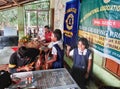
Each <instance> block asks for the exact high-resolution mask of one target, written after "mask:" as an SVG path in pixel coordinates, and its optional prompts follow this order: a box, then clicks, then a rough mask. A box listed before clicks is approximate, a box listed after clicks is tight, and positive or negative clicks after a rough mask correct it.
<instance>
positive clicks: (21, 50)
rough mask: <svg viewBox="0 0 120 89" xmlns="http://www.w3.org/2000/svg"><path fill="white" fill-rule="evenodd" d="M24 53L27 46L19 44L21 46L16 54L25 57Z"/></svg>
mask: <svg viewBox="0 0 120 89" xmlns="http://www.w3.org/2000/svg"><path fill="white" fill-rule="evenodd" d="M26 53H27V48H26V47H24V46H21V47H20V48H19V49H18V55H19V56H20V58H24V57H26Z"/></svg>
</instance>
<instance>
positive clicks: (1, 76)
mask: <svg viewBox="0 0 120 89" xmlns="http://www.w3.org/2000/svg"><path fill="white" fill-rule="evenodd" d="M11 83H12V80H11V78H10V73H9V72H8V71H5V70H0V89H4V88H6V87H8V86H9V85H10V84H11Z"/></svg>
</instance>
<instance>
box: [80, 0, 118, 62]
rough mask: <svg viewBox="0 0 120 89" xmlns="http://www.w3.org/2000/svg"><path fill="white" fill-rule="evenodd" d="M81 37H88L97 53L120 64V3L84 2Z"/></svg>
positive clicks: (108, 0) (115, 1)
mask: <svg viewBox="0 0 120 89" xmlns="http://www.w3.org/2000/svg"><path fill="white" fill-rule="evenodd" d="M80 17H81V18H80V25H79V32H78V34H79V36H83V37H86V38H87V39H88V40H89V41H90V44H91V46H92V47H93V49H94V51H95V52H98V53H99V54H102V56H104V57H107V58H110V59H113V60H115V61H116V62H118V63H120V2H119V1H118V0H83V1H82V5H81V14H80Z"/></svg>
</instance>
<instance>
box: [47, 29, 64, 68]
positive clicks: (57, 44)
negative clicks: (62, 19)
mask: <svg viewBox="0 0 120 89" xmlns="http://www.w3.org/2000/svg"><path fill="white" fill-rule="evenodd" d="M61 38H62V33H61V31H60V30H59V29H56V30H54V31H53V33H52V36H51V40H52V42H53V46H52V52H51V54H52V58H51V59H50V60H47V61H46V64H51V63H52V69H56V68H63V55H64V51H63V43H62V41H61Z"/></svg>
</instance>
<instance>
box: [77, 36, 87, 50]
mask: <svg viewBox="0 0 120 89" xmlns="http://www.w3.org/2000/svg"><path fill="white" fill-rule="evenodd" d="M79 41H81V42H82V44H83V45H85V48H86V49H87V48H89V42H88V40H87V39H86V38H84V37H82V38H79V39H78V42H79Z"/></svg>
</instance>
